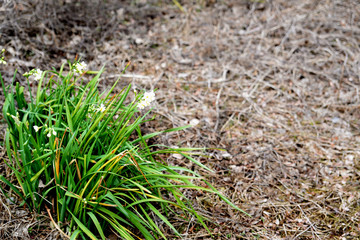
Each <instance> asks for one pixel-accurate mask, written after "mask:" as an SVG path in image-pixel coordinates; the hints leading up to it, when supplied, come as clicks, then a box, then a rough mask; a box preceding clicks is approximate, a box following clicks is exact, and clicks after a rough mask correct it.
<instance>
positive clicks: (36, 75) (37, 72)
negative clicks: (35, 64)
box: [32, 69, 43, 81]
mask: <svg viewBox="0 0 360 240" xmlns="http://www.w3.org/2000/svg"><path fill="white" fill-rule="evenodd" d="M42 74H43V71H41V70H40V69H35V71H34V72H33V74H32V75H33V76H34V80H35V81H39V80H40V79H41V76H42Z"/></svg>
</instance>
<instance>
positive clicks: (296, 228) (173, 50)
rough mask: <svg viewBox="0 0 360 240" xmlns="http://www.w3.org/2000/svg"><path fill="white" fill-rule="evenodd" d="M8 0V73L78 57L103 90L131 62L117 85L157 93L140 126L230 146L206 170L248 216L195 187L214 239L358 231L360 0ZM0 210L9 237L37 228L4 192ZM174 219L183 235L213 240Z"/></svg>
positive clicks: (184, 142) (342, 235) (174, 159)
mask: <svg viewBox="0 0 360 240" xmlns="http://www.w3.org/2000/svg"><path fill="white" fill-rule="evenodd" d="M9 2H10V3H8V4H7V5H6V4H3V6H2V7H1V8H0V11H1V12H2V13H5V14H2V16H1V17H0V20H1V22H2V23H1V24H0V36H1V40H0V47H4V48H5V49H7V52H6V59H7V61H8V65H6V66H3V65H2V66H1V71H2V73H3V75H4V76H5V78H6V79H7V81H9V78H10V76H11V75H12V74H13V70H14V69H15V68H18V69H19V72H20V73H21V74H22V73H23V72H25V71H27V70H28V69H29V68H33V67H41V68H48V67H56V68H59V67H60V62H61V61H62V60H63V59H74V57H75V55H76V54H80V55H81V56H82V57H83V59H84V60H85V61H87V62H89V63H90V66H92V68H93V69H97V68H99V67H100V66H102V65H103V64H104V63H106V64H107V69H108V70H107V73H106V74H105V75H104V76H103V87H104V88H106V87H108V86H109V84H111V83H112V82H114V80H116V78H117V77H118V75H119V74H118V73H120V72H121V70H122V68H123V67H124V65H125V64H126V63H127V61H130V60H131V61H132V64H131V67H130V69H129V70H128V71H127V72H126V74H125V75H124V76H123V77H122V79H123V82H122V83H121V84H122V85H123V86H125V85H126V84H128V83H132V84H133V85H134V86H136V87H137V88H139V89H142V88H146V89H156V88H157V89H158V91H157V103H156V106H155V110H154V111H155V113H157V115H158V119H159V120H157V121H153V122H150V123H148V125H147V126H146V129H145V131H151V129H156V130H160V129H165V128H168V127H173V126H181V125H185V124H188V123H191V124H194V125H195V124H196V126H195V127H193V128H191V129H189V130H186V131H183V132H179V133H172V134H171V135H170V134H168V135H164V136H162V137H160V138H159V139H157V141H158V142H160V143H165V144H168V145H171V146H192V147H208V148H222V149H225V150H226V151H219V150H208V151H207V154H208V155H209V156H210V157H203V158H201V159H200V160H201V161H202V162H203V163H204V164H206V165H208V166H210V167H211V168H213V169H214V171H215V172H214V173H208V172H203V174H204V175H205V176H206V177H207V179H208V180H209V181H210V182H211V183H212V184H213V185H214V186H215V187H216V188H217V189H219V190H220V191H221V192H222V193H224V194H225V195H226V196H228V197H229V198H230V199H231V201H232V202H234V203H235V204H237V205H238V206H239V207H240V208H242V209H243V210H245V211H246V212H248V213H249V214H251V215H252V218H249V217H247V216H245V215H244V214H242V213H239V212H237V211H234V210H233V209H231V208H230V207H229V206H227V204H225V203H224V202H223V201H221V200H220V199H219V198H217V197H215V196H213V195H208V194H206V193H203V192H199V193H195V192H187V193H186V194H187V195H188V196H189V197H190V198H191V199H192V200H193V201H194V202H195V207H196V208H197V209H198V210H199V211H200V212H202V213H203V214H204V215H205V216H208V217H209V219H210V220H211V221H210V223H209V227H210V228H211V231H212V234H213V236H214V238H215V239H253V238H256V237H258V238H260V239H358V236H359V235H360V224H359V220H360V200H359V199H360V193H359V170H360V163H359V160H360V99H359V98H360V95H359V88H360V79H359V76H360V71H359V70H360V63H359V60H360V49H359V42H360V26H359V21H360V19H359V17H360V5H359V3H358V2H357V1H350V0H349V1H341V0H333V1H328V0H323V1H312V0H302V1H295V0H294V1H285V0H273V1H262V2H255V1H250V0H249V1H247V0H222V1H221V0H198V1H179V2H180V4H181V5H182V7H183V8H184V10H185V12H182V11H180V10H179V8H177V7H176V6H175V5H172V4H169V3H167V2H166V3H165V1H160V0H158V1H155V0H153V1H132V2H131V1H106V3H105V2H100V1H77V2H75V1H63V2H61V1H53V2H51V3H50V1H49V2H48V3H42V2H38V4H34V2H36V1H28V2H27V1H9ZM136 2H137V3H136ZM19 81H20V80H19ZM1 97H2V96H1ZM3 131H4V130H3ZM1 148H3V147H2V146H1ZM2 156H3V157H4V155H2ZM168 161H169V163H170V164H178V165H184V166H187V167H189V168H194V166H193V165H192V164H190V163H189V162H187V161H186V160H185V159H181V157H180V156H176V155H175V156H170V157H169V158H168ZM196 169H197V168H196V167H195V170H196ZM2 171H4V167H3V170H2ZM0 207H1V208H2V210H1V219H2V222H0V224H1V225H0V235H1V236H2V237H3V238H4V237H7V236H13V237H16V236H15V234H18V233H19V232H21V231H22V230H21V231H20V230H19V229H20V227H19V226H20V225H21V224H22V222H24V224H23V225H21V226H25V230H26V229H29V228H30V227H29V226H36V224H37V222H36V221H35V219H34V218H32V217H31V215H29V214H27V216H28V218H24V217H23V216H22V215H21V213H20V212H18V211H22V209H19V208H16V207H15V206H13V205H11V204H8V203H7V201H6V200H5V198H4V196H1V204H0ZM173 221H176V222H177V226H178V227H179V228H180V229H181V230H182V234H183V238H185V239H210V238H211V236H210V234H208V233H207V232H206V231H205V230H201V229H200V228H199V227H198V226H197V225H196V224H194V223H193V222H191V221H190V222H183V221H182V220H180V219H174V220H173ZM26 224H27V225H26ZM32 224H33V225H32ZM41 224H44V223H41ZM43 229H44V228H43ZM48 229H50V230H44V231H51V228H48ZM44 231H41V230H37V232H36V233H37V235H36V234H35V235H34V234H29V233H28V232H27V231H25V232H26V234H22V235H21V236H22V237H24V238H26V237H27V238H30V237H32V238H40V237H44V236H48V235H46V234H47V232H46V233H44ZM164 231H168V236H169V238H170V239H172V238H173V235H171V232H170V231H169V230H168V229H166V228H165V227H164ZM52 236H53V235H52Z"/></svg>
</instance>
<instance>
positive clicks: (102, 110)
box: [96, 104, 106, 112]
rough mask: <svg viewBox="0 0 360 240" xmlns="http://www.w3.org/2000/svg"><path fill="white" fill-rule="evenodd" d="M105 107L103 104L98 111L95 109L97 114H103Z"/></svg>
mask: <svg viewBox="0 0 360 240" xmlns="http://www.w3.org/2000/svg"><path fill="white" fill-rule="evenodd" d="M105 110H106V107H105V105H104V104H101V105H100V107H99V108H98V109H96V111H97V112H105Z"/></svg>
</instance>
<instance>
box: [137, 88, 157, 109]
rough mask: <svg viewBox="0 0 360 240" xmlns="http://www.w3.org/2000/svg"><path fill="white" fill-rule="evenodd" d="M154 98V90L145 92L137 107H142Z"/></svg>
mask: <svg viewBox="0 0 360 240" xmlns="http://www.w3.org/2000/svg"><path fill="white" fill-rule="evenodd" d="M154 100H155V93H154V92H145V93H144V96H143V98H142V99H141V101H140V102H139V104H138V108H139V109H144V108H146V107H147V106H149V105H150V104H151V102H152V101H154Z"/></svg>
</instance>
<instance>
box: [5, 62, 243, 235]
mask: <svg viewBox="0 0 360 240" xmlns="http://www.w3.org/2000/svg"><path fill="white" fill-rule="evenodd" d="M65 66H66V65H65V64H63V65H62V66H61V69H60V70H59V71H56V70H51V71H44V72H42V71H40V70H38V69H36V70H32V71H30V72H29V73H26V74H24V80H25V78H26V80H27V83H28V86H29V92H30V101H29V102H27V101H26V100H25V96H24V87H20V86H19V84H18V83H16V86H13V84H11V85H10V86H9V87H5V86H4V82H3V80H2V79H1V74H0V79H1V82H2V86H3V91H4V95H5V99H6V100H5V103H4V106H3V115H4V118H5V119H6V121H7V123H8V128H7V130H6V136H5V145H6V151H7V155H8V160H5V162H6V165H7V166H8V167H9V168H10V169H11V171H10V172H11V173H10V174H8V175H7V176H3V175H1V176H0V180H1V181H3V182H4V183H6V184H7V185H8V187H9V189H2V191H3V193H4V194H7V193H8V192H9V191H12V192H13V193H15V194H16V195H17V196H18V197H19V198H20V199H21V201H20V202H21V205H26V206H27V207H28V208H30V209H31V210H32V211H34V212H38V213H40V212H43V211H47V212H48V214H49V215H50V216H51V217H52V221H53V223H54V224H55V226H56V227H57V228H58V230H59V231H60V232H62V234H63V236H68V237H69V238H70V237H71V239H76V238H79V237H80V238H83V239H98V238H101V239H105V238H106V234H107V232H108V229H109V228H112V229H113V230H115V231H116V232H117V233H118V234H119V235H120V236H121V237H122V238H123V239H139V237H141V238H145V239H157V238H160V237H162V238H164V239H166V237H165V236H164V234H163V233H162V231H161V230H160V229H159V227H158V226H157V224H156V223H155V221H154V217H156V218H157V219H160V220H161V221H162V222H163V223H165V224H166V225H168V226H169V227H170V228H171V229H172V230H173V232H174V233H175V234H177V235H180V233H179V232H178V231H177V229H176V228H175V227H174V226H173V225H172V224H171V223H170V221H169V220H168V215H169V213H170V212H172V213H173V214H176V213H177V212H179V211H174V209H175V208H178V209H180V210H181V211H180V212H181V217H182V218H185V219H186V218H190V217H192V216H195V217H196V219H197V220H198V222H199V223H201V224H202V225H203V226H204V227H205V228H206V229H207V227H206V225H205V223H204V219H203V218H202V217H201V216H200V215H199V214H197V213H196V211H195V210H194V209H193V207H192V206H191V204H190V202H189V200H188V199H186V197H185V196H184V195H183V194H182V193H181V191H179V190H180V189H184V188H191V189H198V190H203V191H208V192H213V193H216V194H218V195H219V196H220V197H221V198H222V199H223V200H225V201H226V202H227V203H229V204H231V203H230V202H229V201H228V200H227V199H226V198H225V197H223V196H222V195H221V194H220V193H219V192H218V191H216V189H214V188H213V187H212V186H211V185H209V184H208V186H209V187H208V188H204V187H199V186H196V185H194V184H193V180H194V179H200V180H202V181H204V182H205V183H206V181H205V180H203V179H202V178H201V177H200V176H199V175H198V174H196V173H195V172H193V171H191V170H188V169H185V168H182V167H178V166H168V165H167V164H166V163H164V162H162V161H161V160H159V159H160V158H157V157H156V155H158V154H163V153H180V154H182V155H183V156H184V157H186V158H187V159H189V160H191V161H193V162H195V163H196V164H198V165H199V166H200V167H204V168H207V167H205V166H204V165H202V164H201V163H199V162H198V161H196V160H195V159H194V158H193V157H191V153H190V152H191V151H193V150H196V149H187V148H178V149H172V148H168V147H166V146H157V149H160V150H156V151H151V149H153V146H148V145H147V140H148V139H149V138H151V137H154V136H156V135H158V134H161V133H163V132H170V131H178V130H182V129H185V128H187V127H188V126H185V127H179V128H174V129H169V130H167V131H163V132H155V133H151V134H147V135H144V136H143V135H142V134H141V127H140V126H141V125H142V123H144V122H146V121H148V117H147V116H148V114H149V112H150V110H149V111H145V110H139V109H143V108H145V107H146V105H148V102H146V97H147V96H149V95H148V94H147V93H145V92H144V91H142V92H140V93H138V94H135V95H132V97H131V96H128V95H129V92H130V89H131V86H130V85H129V86H128V87H126V88H124V89H122V90H121V91H120V93H113V92H114V89H115V87H116V85H117V83H118V81H119V79H118V80H117V81H116V82H115V84H114V85H113V86H112V87H111V89H110V90H108V91H106V92H102V93H100V92H99V91H98V88H97V86H98V84H99V77H100V75H101V74H102V72H103V71H104V68H103V69H101V70H100V71H99V72H90V71H88V72H85V71H84V69H85V68H86V65H85V64H84V63H79V62H75V63H74V64H71V63H69V71H68V72H66V73H65V72H64V71H63V70H64V67H65ZM124 71H125V70H124ZM86 73H87V74H93V75H94V77H93V78H92V79H91V80H90V81H89V82H88V83H87V84H84V83H83V80H82V79H83V75H84V74H86ZM15 74H16V73H15ZM29 78H34V80H38V88H37V93H36V95H35V96H32V95H31V91H30V84H29ZM14 79H15V75H14ZM126 98H130V101H125V99H126ZM131 98H132V99H131ZM144 101H145V103H146V104H144ZM140 106H141V107H140ZM179 172H182V173H183V174H179ZM11 179H12V180H11ZM14 179H15V180H14ZM164 196H166V197H164ZM231 205H232V206H233V207H234V208H236V209H238V208H237V207H236V206H234V205H233V204H231ZM170 206H171V207H170ZM238 210H240V209H238ZM240 211H241V210H240ZM134 232H136V233H134ZM137 235H139V236H137Z"/></svg>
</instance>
